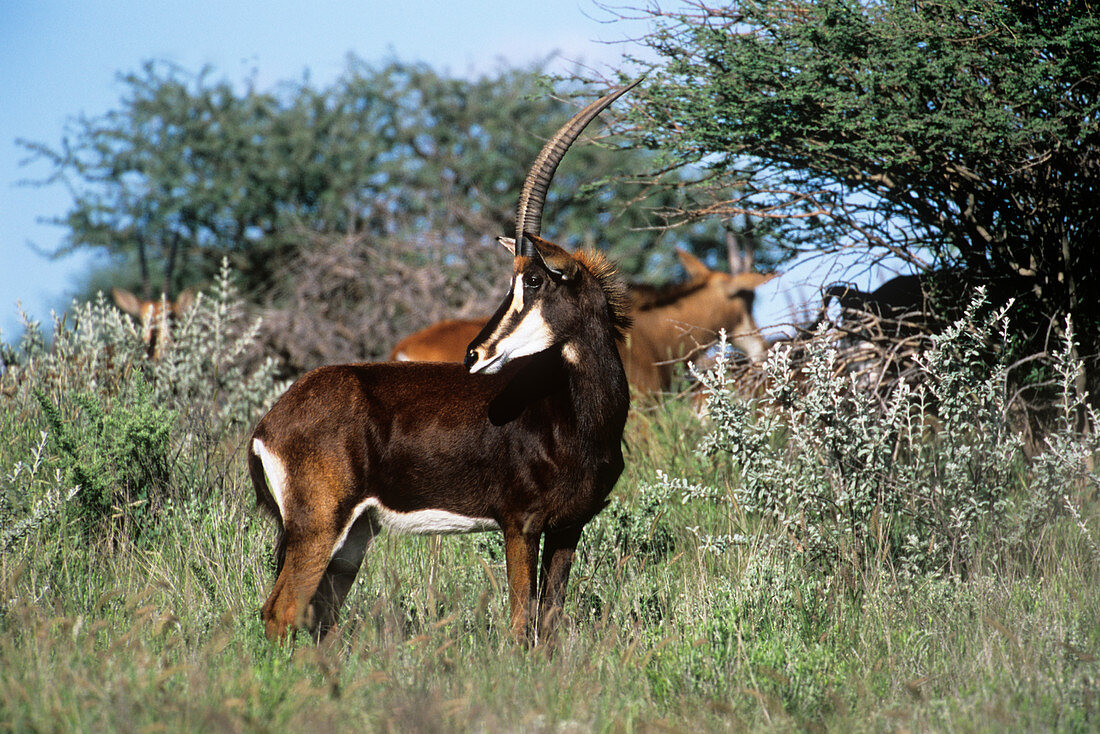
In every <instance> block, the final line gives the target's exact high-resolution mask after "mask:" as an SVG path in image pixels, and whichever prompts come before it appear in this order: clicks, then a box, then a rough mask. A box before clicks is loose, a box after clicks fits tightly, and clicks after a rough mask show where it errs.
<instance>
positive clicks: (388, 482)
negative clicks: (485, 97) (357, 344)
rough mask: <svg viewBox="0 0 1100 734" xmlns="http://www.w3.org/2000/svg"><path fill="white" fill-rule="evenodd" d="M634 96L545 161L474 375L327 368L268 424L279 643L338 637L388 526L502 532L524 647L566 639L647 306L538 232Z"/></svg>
mask: <svg viewBox="0 0 1100 734" xmlns="http://www.w3.org/2000/svg"><path fill="white" fill-rule="evenodd" d="M635 83H637V82H635ZM633 86H634V85H633V84H631V85H628V86H626V87H623V88H621V89H618V90H616V91H615V92H613V93H611V94H609V95H607V96H605V97H603V98H601V99H599V100H597V101H595V102H593V103H591V104H590V105H588V106H587V107H586V108H584V109H583V110H581V111H580V112H578V113H577V115H576V116H574V117H573V119H571V120H570V121H569V122H568V123H567V124H566V125H565V126H564V127H562V128H561V130H559V131H558V132H557V133H556V134H555V135H554V136H553V138H551V139H550V140H549V141H548V142H547V144H546V145H545V147H544V148H543V150H542V152H541V153H540V154H539V156H538V158H537V159H536V160H535V163H534V164H533V165H532V167H531V170H530V172H529V173H528V175H527V179H526V181H525V183H524V186H523V189H522V193H521V195H520V203H519V207H518V209H517V213H516V232H517V236H516V238H515V239H513V240H511V241H510V242H512V243H514V242H516V241H518V242H519V245H518V246H515V247H514V248H513V256H514V258H513V272H512V280H511V288H510V290H509V292H508V295H507V296H506V297H505V299H504V301H503V302H502V303H501V305H500V308H499V309H497V312H496V313H495V314H494V315H493V317H492V318H491V319H490V320H489V322H488V323H487V324H486V325H485V327H484V328H483V329H482V331H481V332H480V334H478V336H477V337H476V338H474V340H473V341H472V343H471V344H470V345H469V348H468V350H467V354H466V357H465V366H463V365H459V364H447V363H419V362H416V363H405V362H389V363H373V364H353V365H339V366H330V367H321V368H319V369H316V370H313V371H312V372H309V373H307V374H306V375H305V376H304V377H302V378H301V379H300V380H298V381H297V382H296V383H295V384H294V385H292V386H291V387H290V389H289V390H287V392H286V393H285V394H284V395H283V396H282V397H281V398H280V399H279V400H278V402H276V404H275V406H274V407H273V408H272V409H271V411H270V412H268V414H267V415H266V416H264V418H263V419H262V420H261V421H260V423H259V424H258V425H257V426H256V430H255V432H254V433H253V436H252V441H251V442H250V444H249V452H248V466H249V472H250V474H251V477H252V482H253V484H254V486H255V489H256V497H257V500H258V502H259V504H260V505H261V506H262V507H264V508H266V509H267V510H269V511H270V512H271V513H272V514H273V515H274V517H275V519H276V522H277V525H278V534H277V537H276V542H275V549H276V558H277V565H278V577H277V579H276V581H275V585H274V587H273V588H272V590H271V594H270V595H269V596H268V598H267V601H266V602H265V603H264V605H263V609H262V611H261V617H262V618H263V621H264V624H265V627H266V632H267V635H268V637H271V638H281V637H283V636H285V635H286V634H287V633H288V632H289V631H290V630H292V629H294V628H296V627H301V626H304V627H306V628H308V629H309V630H310V631H311V633H312V634H313V635H314V636H315V637H316V638H320V636H322V635H324V634H325V633H326V631H327V630H328V629H329V628H330V627H331V626H332V625H333V624H334V623H335V620H336V617H337V613H338V611H339V609H340V607H341V605H342V604H343V601H344V598H345V597H346V595H347V593H348V590H349V589H350V587H351V584H352V582H353V580H354V578H355V576H356V574H357V573H358V570H359V567H360V565H361V563H362V559H363V556H364V553H365V552H366V549H367V546H368V545H369V544H370V541H371V539H372V538H373V537H374V536H375V535H376V534H377V533H378V532H379V530H381V529H382V528H390V529H392V530H396V531H402V532H410V533H428V534H440V533H465V532H476V531H484V530H500V531H501V532H502V533H503V534H504V547H505V562H506V571H507V576H508V589H509V594H508V595H509V601H510V611H511V625H510V626H511V631H512V634H514V635H515V636H516V637H517V638H524V639H532V638H533V637H534V636H538V637H541V636H543V635H546V634H548V633H549V631H550V628H551V627H552V625H553V622H554V620H555V618H556V617H557V616H558V615H560V611H561V607H562V602H563V598H564V594H565V587H566V582H567V581H568V577H569V570H570V566H571V564H572V560H573V554H574V550H575V548H576V546H577V542H578V540H579V539H580V535H581V530H582V529H583V528H584V525H585V524H586V523H587V522H588V521H589V520H590V519H591V518H592V517H593V516H595V514H596V513H597V512H599V511H600V509H602V508H603V506H604V504H605V502H606V498H607V496H608V494H609V493H610V491H611V488H612V486H613V485H614V484H615V482H616V480H617V479H618V477H619V474H620V473H621V471H622V468H623V457H622V450H621V440H622V433H623V425H624V423H625V421H626V414H627V410H628V407H629V389H628V387H627V383H626V376H625V374H624V372H623V366H622V362H621V361H620V359H619V354H618V351H617V350H616V348H615V344H616V342H617V341H621V340H622V339H624V338H625V335H626V332H627V329H628V328H629V315H628V312H629V306H628V302H627V301H628V297H627V295H626V290H625V288H624V287H623V286H622V285H621V283H620V282H619V280H618V279H617V278H616V276H615V274H614V271H613V268H612V267H611V266H610V265H609V264H608V263H607V261H605V260H604V259H603V258H602V257H601V256H600V255H598V254H570V253H568V252H566V251H565V250H563V249H561V248H560V247H558V246H556V245H554V244H552V243H550V242H547V241H545V240H543V239H541V238H540V237H539V236H538V235H539V232H540V227H541V219H542V205H543V202H544V200H545V196H546V192H547V189H548V187H549V184H550V181H551V179H552V177H553V174H554V170H555V169H556V167H557V165H558V163H559V162H560V161H561V159H562V157H563V156H564V155H565V152H566V151H567V150H568V148H569V146H570V145H571V144H572V143H573V141H575V140H576V138H577V137H578V136H579V135H580V132H581V131H582V130H583V129H584V127H585V126H586V125H587V124H588V123H589V122H590V121H591V120H592V119H594V118H595V117H596V115H598V114H599V113H600V111H601V110H603V109H604V108H605V107H607V105H609V104H611V102H612V101H614V100H615V99H617V98H618V97H619V96H620V95H622V94H623V93H625V92H626V91H627V90H628V89H630V88H631V87H633ZM502 241H503V240H502ZM504 242H505V244H506V245H508V244H510V242H509V241H504ZM540 540H542V543H543V549H542V560H541V567H540V564H539V556H538V553H539V544H540Z"/></svg>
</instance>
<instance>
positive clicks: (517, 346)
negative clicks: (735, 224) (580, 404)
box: [463, 79, 641, 374]
mask: <svg viewBox="0 0 1100 734" xmlns="http://www.w3.org/2000/svg"><path fill="white" fill-rule="evenodd" d="M640 81H641V79H638V80H636V81H634V82H632V83H630V84H628V85H626V86H624V87H620V88H619V89H616V90H615V91H613V92H611V93H610V94H607V95H605V96H603V97H601V98H600V99H597V100H596V101H594V102H591V103H589V104H588V106H586V107H585V108H584V109H582V110H581V111H579V112H578V113H577V114H575V115H574V116H573V117H572V118H571V119H570V120H569V121H568V122H567V123H565V125H563V126H562V127H561V129H559V130H558V131H557V132H556V133H554V135H553V137H551V138H550V139H549V140H548V141H547V142H546V145H544V146H543V148H542V150H541V151H540V152H539V154H538V156H537V157H536V158H535V162H534V163H533V164H532V165H531V170H530V171H529V172H528V173H527V178H526V179H525V180H524V182H523V188H522V189H521V190H520V197H519V205H518V206H517V207H516V235H515V237H514V238H498V240H499V241H500V243H501V244H503V245H504V246H505V247H507V248H508V249H509V250H510V251H511V252H512V254H513V258H514V264H513V268H512V284H511V288H510V290H509V291H508V295H507V296H506V297H505V298H504V301H503V302H502V303H501V304H500V307H499V308H498V309H497V312H496V313H495V314H493V318H491V319H490V320H489V323H488V324H486V325H485V328H484V329H482V331H481V333H480V334H478V336H477V338H475V339H474V340H473V341H472V342H470V345H469V347H468V348H467V350H466V358H465V360H463V363H464V364H465V365H466V369H468V370H469V371H470V372H484V373H488V374H491V373H494V372H497V371H498V370H499V369H500V368H501V367H503V366H504V365H505V364H507V363H508V362H510V361H511V360H513V359H516V358H518V357H523V356H527V355H530V354H535V353H537V352H541V351H543V350H545V349H548V348H550V347H551V346H555V345H561V347H562V354H563V355H564V356H565V358H566V359H577V352H576V349H575V347H573V348H572V349H571V347H572V346H573V345H571V343H570V340H571V339H572V338H574V337H575V336H576V335H577V334H579V333H580V330H581V327H584V326H585V325H584V324H583V323H582V322H583V318H584V316H582V314H585V313H586V312H587V313H589V314H594V313H599V314H607V317H608V319H609V326H610V327H611V328H612V329H613V331H614V334H615V335H616V336H620V337H621V336H622V335H623V334H624V333H625V330H626V329H627V328H629V320H630V317H629V315H628V314H627V309H626V307H625V305H624V304H625V303H626V298H625V294H620V293H619V291H618V290H616V284H617V281H616V280H615V279H614V277H613V276H612V275H611V273H612V268H611V267H610V266H609V265H607V263H606V261H604V260H603V259H602V258H601V257H598V256H580V255H578V256H574V255H571V254H570V253H568V252H566V251H565V250H563V249H562V248H560V247H558V246H557V245H555V244H554V243H552V242H549V241H547V240H544V239H542V238H541V237H539V234H540V233H541V231H542V207H543V204H544V203H545V202H546V192H547V190H548V189H549V187H550V182H551V181H552V180H553V178H554V172H555V171H556V170H557V168H558V164H559V163H560V162H561V160H562V158H564V157H565V153H566V151H568V150H569V146H570V145H572V144H573V142H574V141H575V140H576V139H577V137H578V136H580V134H581V132H582V131H583V130H584V128H585V127H586V126H587V125H588V123H590V122H592V120H594V119H595V118H596V116H597V115H598V114H600V112H602V111H603V110H604V109H605V108H607V106H608V105H610V104H611V103H612V102H614V101H615V100H616V99H618V98H619V97H621V96H622V95H624V94H626V93H627V92H628V91H630V90H631V89H633V88H634V87H635V86H636V85H637V84H638V83H639V82H640ZM590 298H592V299H597V298H603V299H604V301H603V303H602V305H600V304H597V303H595V302H589V301H588V299H590ZM588 309H595V310H588ZM586 328H591V326H588V327H586Z"/></svg>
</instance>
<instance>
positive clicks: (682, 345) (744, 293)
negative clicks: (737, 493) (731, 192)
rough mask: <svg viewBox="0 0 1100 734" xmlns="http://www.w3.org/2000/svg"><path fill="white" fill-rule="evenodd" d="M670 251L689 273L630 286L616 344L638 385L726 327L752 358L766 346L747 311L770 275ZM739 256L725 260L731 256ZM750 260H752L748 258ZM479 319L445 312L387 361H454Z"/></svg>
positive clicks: (655, 386) (657, 385) (656, 384)
mask: <svg viewBox="0 0 1100 734" xmlns="http://www.w3.org/2000/svg"><path fill="white" fill-rule="evenodd" d="M676 254H677V255H678V256H679V258H680V262H681V264H682V265H683V267H684V270H685V271H686V272H687V274H688V279H687V280H686V281H684V282H683V283H677V284H673V285H669V286H664V287H660V288H654V287H652V286H641V285H635V286H633V287H632V289H631V316H632V318H633V321H634V327H633V328H632V329H631V332H630V336H629V337H628V338H627V341H626V342H625V343H622V344H620V345H619V353H620V355H621V356H622V360H623V365H624V366H625V367H626V376H627V379H628V380H629V381H630V384H631V385H633V386H634V387H635V388H636V389H637V390H640V391H642V392H654V391H657V390H667V389H668V388H669V386H670V385H671V384H672V377H673V374H674V370H675V367H676V364H677V363H679V362H682V361H684V360H686V359H689V358H692V357H694V356H696V354H697V353H698V352H699V351H700V347H701V346H704V345H706V344H709V343H710V342H712V341H713V339H714V335H715V333H717V332H718V331H719V330H720V329H725V330H726V331H727V333H728V334H729V341H730V343H731V344H732V345H733V346H735V347H737V348H738V349H740V350H741V351H743V352H744V353H745V354H746V355H747V356H748V357H749V358H750V359H752V360H757V359H759V358H760V357H761V356H763V354H764V352H765V351H766V350H767V348H768V345H767V342H766V341H765V340H764V338H763V337H762V336H761V335H760V330H759V329H758V328H757V326H756V322H755V321H754V320H753V318H752V305H753V298H754V291H755V289H756V288H757V287H758V286H760V285H762V284H764V283H766V282H767V281H769V280H771V279H772V278H774V277H775V276H774V274H762V273H753V272H734V273H733V274H730V273H723V272H720V271H717V270H711V269H710V268H708V267H707V266H706V265H704V264H703V263H702V262H701V261H700V260H699V259H698V258H696V257H694V256H693V255H690V254H688V253H687V252H685V251H684V250H679V249H678V250H677V251H676ZM735 262H741V263H745V262H746V261H745V259H744V256H741V259H740V260H733V259H731V263H735ZM748 266H749V267H751V261H750V263H749V265H748ZM485 321H486V320H485V319H480V320H479V319H451V320H448V321H441V322H439V323H437V324H433V325H432V326H429V327H428V328H426V329H422V330H420V331H418V332H416V333H414V334H412V335H410V336H407V337H405V338H404V339H402V340H401V341H400V342H398V343H397V346H396V347H394V349H393V352H392V353H391V354H390V359H391V360H412V361H424V362H458V361H461V360H462V357H463V354H464V352H465V347H466V344H468V343H469V341H470V340H471V339H472V338H473V337H474V336H476V335H477V333H478V331H479V330H480V329H481V328H482V327H483V326H484V324H485Z"/></svg>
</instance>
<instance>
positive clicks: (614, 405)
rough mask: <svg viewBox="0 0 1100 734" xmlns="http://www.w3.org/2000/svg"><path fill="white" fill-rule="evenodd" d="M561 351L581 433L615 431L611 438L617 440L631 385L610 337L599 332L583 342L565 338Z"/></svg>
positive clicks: (592, 435)
mask: <svg viewBox="0 0 1100 734" xmlns="http://www.w3.org/2000/svg"><path fill="white" fill-rule="evenodd" d="M561 355H562V362H563V363H564V365H565V369H566V372H567V374H568V375H569V383H570V387H571V390H570V393H571V399H572V401H573V409H574V410H575V411H576V415H577V421H578V428H579V429H580V431H581V433H582V434H587V435H588V436H589V437H590V438H596V437H599V436H601V435H603V434H604V433H609V435H610V433H614V434H615V435H614V436H613V437H612V440H613V441H614V442H615V443H616V444H618V442H619V440H620V439H621V437H622V426H623V424H624V423H625V422H626V413H627V410H628V409H629V407H630V387H629V386H628V384H627V381H626V372H625V371H624V369H623V363H622V359H621V358H620V357H619V351H618V349H616V347H615V343H614V341H613V339H612V338H611V337H610V336H609V335H608V336H606V337H604V336H603V335H599V338H597V339H593V340H589V341H587V342H584V343H578V342H567V343H566V344H564V345H563V346H562V348H561Z"/></svg>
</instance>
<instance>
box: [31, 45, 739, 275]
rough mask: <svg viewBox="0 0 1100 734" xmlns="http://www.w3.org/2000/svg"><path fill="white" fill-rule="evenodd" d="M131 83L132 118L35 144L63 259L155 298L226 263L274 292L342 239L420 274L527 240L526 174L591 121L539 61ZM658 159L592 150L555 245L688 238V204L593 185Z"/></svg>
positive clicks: (642, 259)
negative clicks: (269, 83)
mask: <svg viewBox="0 0 1100 734" xmlns="http://www.w3.org/2000/svg"><path fill="white" fill-rule="evenodd" d="M121 82H122V84H123V85H124V88H125V93H124V95H123V97H122V99H121V101H120V104H119V107H118V108H117V109H116V110H114V111H112V112H109V113H108V114H106V115H103V116H101V117H95V118H88V117H81V118H78V119H75V120H73V121H72V122H71V123H70V125H69V129H68V130H67V134H66V137H65V139H64V140H63V141H62V143H61V145H60V146H58V147H52V146H49V145H46V144H43V143H32V142H26V141H22V143H23V145H24V146H25V147H26V148H28V149H29V150H30V151H31V153H32V154H33V155H32V158H37V159H38V160H39V161H45V162H46V163H48V164H49V165H50V166H51V168H52V171H51V174H50V176H49V177H48V178H47V180H46V182H47V183H59V182H63V183H65V184H66V185H67V186H68V187H69V188H70V190H71V191H72V192H73V205H72V208H71V209H70V211H69V212H68V213H67V215H66V216H64V217H63V218H61V219H59V220H58V223H59V224H61V225H62V226H64V227H65V228H66V229H67V230H68V234H67V237H66V240H65V242H64V245H63V247H62V248H61V251H60V253H59V254H64V253H66V252H69V251H72V250H76V249H82V248H91V249H98V250H105V251H107V252H108V253H110V254H112V255H114V256H115V260H114V262H115V264H116V267H117V268H118V269H119V270H123V271H125V270H126V266H127V265H128V266H130V269H131V270H133V271H137V272H138V273H140V275H139V277H140V280H141V281H142V283H143V285H144V290H145V291H146V293H147V294H149V293H150V291H152V290H153V289H154V287H155V288H159V287H160V282H159V279H160V278H162V277H164V278H165V281H164V290H166V291H169V292H172V291H175V290H177V289H178V288H179V287H180V286H181V285H184V284H186V283H187V282H192V281H204V280H209V279H210V278H211V277H213V274H214V273H215V271H216V269H217V268H218V264H219V263H220V261H221V258H222V257H223V256H228V257H229V258H230V260H231V262H232V263H233V264H234V266H235V267H236V268H237V270H238V271H240V272H241V273H242V274H243V276H244V280H245V286H246V291H248V292H252V293H269V292H271V289H272V288H271V287H272V285H273V284H274V282H275V281H276V280H279V279H281V278H282V277H284V276H285V275H286V271H287V269H288V268H293V267H297V266H298V265H300V264H301V261H300V258H299V255H300V253H301V249H302V248H303V247H308V246H311V245H310V244H309V243H314V244H313V245H312V246H319V245H318V243H321V242H324V241H325V240H326V237H327V238H328V239H329V240H330V241H338V242H344V241H345V239H346V238H348V237H353V238H355V239H357V241H364V240H365V241H367V242H368V243H369V241H371V240H377V239H380V238H386V239H387V240H389V241H390V242H391V243H392V242H403V243H405V249H406V250H407V256H408V259H409V262H410V263H412V264H415V263H416V262H417V261H418V260H421V259H424V258H425V257H426V256H425V253H424V250H425V248H432V247H436V246H437V245H438V243H440V242H458V243H461V246H459V247H458V248H457V249H455V248H452V249H451V250H450V251H449V255H451V256H452V257H450V259H449V262H450V264H451V266H453V267H455V268H459V269H460V268H461V266H462V265H463V262H464V258H463V257H462V252H463V247H465V246H467V245H469V246H484V245H485V243H486V242H488V241H490V240H491V237H492V235H495V234H504V233H508V232H510V230H511V221H512V217H513V211H512V209H513V207H514V205H515V201H516V199H517V196H518V189H519V185H520V183H521V182H522V179H523V174H524V170H525V167H526V165H527V164H528V163H529V162H530V161H531V160H533V159H534V157H535V154H536V153H537V152H538V150H539V148H540V147H541V146H542V144H543V142H544V140H545V139H546V137H547V136H549V135H550V134H552V133H553V131H554V130H555V129H556V128H557V126H558V125H559V124H560V123H561V121H562V120H565V119H568V117H569V116H570V115H572V114H573V112H574V111H575V106H574V103H573V102H572V101H571V100H570V99H569V98H568V96H569V94H570V93H576V92H577V91H578V89H577V88H576V86H575V85H570V84H568V83H560V84H558V85H552V84H549V83H548V82H546V81H545V79H544V77H542V75H541V74H540V69H539V67H537V66H536V67H533V68H531V69H505V70H503V71H501V72H499V73H497V74H491V75H486V76H483V77H480V78H477V79H474V80H466V79H455V78H448V77H446V76H442V75H439V74H437V73H436V72H434V71H433V70H431V69H430V68H428V67H426V66H423V65H416V64H403V63H400V62H392V63H389V64H386V65H384V66H382V67H380V68H375V67H372V66H370V65H368V64H365V63H363V62H362V61H359V60H355V59H352V60H350V61H349V63H348V67H347V70H346V71H345V72H344V73H343V74H342V75H341V76H340V77H339V78H338V79H336V80H335V81H334V82H332V83H331V84H329V85H326V86H320V87H319V86H316V85H314V84H312V83H310V82H309V81H304V82H300V83H294V84H291V83H286V84H282V85H279V86H277V87H275V88H274V89H272V90H267V91H260V90H257V89H256V88H255V87H254V85H252V84H246V85H243V86H241V85H235V84H233V83H231V82H229V81H226V80H218V79H216V78H214V73H213V72H212V70H210V69H204V70H202V71H201V72H199V73H197V74H190V73H188V72H187V71H185V70H182V69H180V68H178V67H175V66H171V65H168V64H165V63H160V62H150V63H147V64H146V65H145V66H144V67H143V68H142V70H141V71H140V72H136V73H130V74H125V75H123V76H121ZM588 96H590V94H589V95H588ZM649 159H650V156H649V154H647V153H639V152H637V151H626V152H623V151H621V150H618V149H616V148H615V147H614V146H613V145H578V146H576V147H575V149H574V150H573V151H572V152H571V153H570V156H569V157H568V158H567V159H566V161H565V162H564V163H563V165H562V166H561V169H560V170H559V172H558V176H557V178H556V181H555V186H554V187H553V189H552V190H551V191H550V193H549V198H548V201H547V215H548V217H547V224H548V234H549V235H550V236H553V237H556V238H558V239H560V240H562V241H563V244H566V245H567V246H576V245H579V244H585V245H589V246H594V247H599V248H603V249H607V250H610V251H611V252H612V254H613V255H615V256H617V257H619V258H620V259H621V260H623V262H624V265H625V266H626V267H627V269H628V270H631V271H633V272H640V271H643V270H644V269H645V267H646V266H647V264H649V261H650V260H651V259H652V258H649V253H650V252H651V251H652V250H653V249H654V248H655V246H657V247H658V249H659V245H663V246H664V247H666V248H667V247H668V246H669V245H671V244H672V242H671V240H668V241H667V242H664V243H659V238H658V237H657V236H656V235H654V234H653V233H652V232H650V231H646V227H647V226H648V225H649V223H650V210H651V209H653V208H657V207H660V208H664V207H667V206H669V205H670V204H671V200H670V199H669V197H668V195H667V194H665V193H658V194H657V195H656V196H655V198H654V199H653V200H651V201H648V202H647V201H641V202H638V203H637V205H634V206H627V205H626V203H627V202H631V201H634V200H635V199H638V198H642V199H644V198H645V197H644V196H640V195H639V194H637V193H636V192H635V191H632V190H631V187H630V185H629V184H623V183H617V184H604V185H599V186H595V187H594V186H592V184H593V182H595V181H599V180H600V179H602V178H606V177H608V176H610V174H612V173H616V172H620V171H628V170H640V169H642V168H645V167H648V166H649V165H651V164H650V163H649ZM695 234H699V232H696V233H695ZM716 239H717V238H716ZM418 243H419V244H418ZM455 255H457V257H455ZM427 259H428V260H434V258H432V257H427ZM169 279H170V280H172V282H168V280H169ZM116 284H121V285H129V284H126V283H116Z"/></svg>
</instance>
